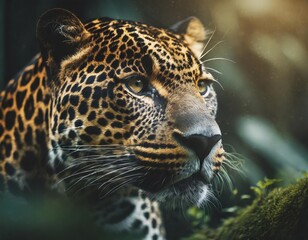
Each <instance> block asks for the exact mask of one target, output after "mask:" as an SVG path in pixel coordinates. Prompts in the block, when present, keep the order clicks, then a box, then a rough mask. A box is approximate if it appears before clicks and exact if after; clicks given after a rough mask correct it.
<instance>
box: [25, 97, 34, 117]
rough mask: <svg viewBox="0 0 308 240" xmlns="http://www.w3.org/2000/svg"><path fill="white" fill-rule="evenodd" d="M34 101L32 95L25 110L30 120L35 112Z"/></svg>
mask: <svg viewBox="0 0 308 240" xmlns="http://www.w3.org/2000/svg"><path fill="white" fill-rule="evenodd" d="M34 110H35V108H34V101H33V97H32V95H30V96H29V97H28V99H27V101H26V104H25V107H24V111H25V116H26V119H27V120H30V119H31V118H32V116H33V113H34Z"/></svg>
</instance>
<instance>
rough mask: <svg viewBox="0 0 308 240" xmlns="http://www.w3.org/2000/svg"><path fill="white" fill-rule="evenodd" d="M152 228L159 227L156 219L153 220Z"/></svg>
mask: <svg viewBox="0 0 308 240" xmlns="http://www.w3.org/2000/svg"><path fill="white" fill-rule="evenodd" d="M152 227H153V228H156V227H157V221H156V219H155V218H153V219H152Z"/></svg>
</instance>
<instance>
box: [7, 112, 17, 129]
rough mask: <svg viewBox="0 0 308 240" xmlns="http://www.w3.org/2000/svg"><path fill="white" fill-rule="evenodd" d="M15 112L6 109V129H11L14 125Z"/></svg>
mask: <svg viewBox="0 0 308 240" xmlns="http://www.w3.org/2000/svg"><path fill="white" fill-rule="evenodd" d="M15 121H16V113H15V111H14V110H11V111H8V112H7V113H6V115H5V127H6V129H7V130H11V129H12V128H13V126H14V125H15Z"/></svg>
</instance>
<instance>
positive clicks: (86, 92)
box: [81, 87, 92, 98]
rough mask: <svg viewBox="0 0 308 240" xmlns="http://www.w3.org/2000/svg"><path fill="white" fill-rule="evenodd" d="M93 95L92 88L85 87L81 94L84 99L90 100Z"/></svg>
mask: <svg viewBox="0 0 308 240" xmlns="http://www.w3.org/2000/svg"><path fill="white" fill-rule="evenodd" d="M91 93H92V88H91V87H85V88H84V89H82V91H81V94H82V96H83V97H84V98H89V97H90V96H91Z"/></svg>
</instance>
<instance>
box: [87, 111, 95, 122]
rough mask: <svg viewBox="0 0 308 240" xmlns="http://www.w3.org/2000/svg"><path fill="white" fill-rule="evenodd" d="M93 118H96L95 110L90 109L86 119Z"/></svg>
mask: <svg viewBox="0 0 308 240" xmlns="http://www.w3.org/2000/svg"><path fill="white" fill-rule="evenodd" d="M95 118H96V112H94V111H91V112H90V114H89V116H88V120H89V121H92V120H94V119H95Z"/></svg>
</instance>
